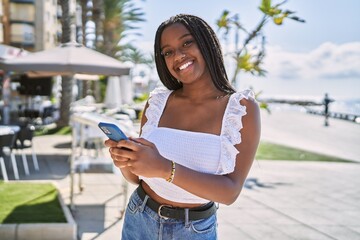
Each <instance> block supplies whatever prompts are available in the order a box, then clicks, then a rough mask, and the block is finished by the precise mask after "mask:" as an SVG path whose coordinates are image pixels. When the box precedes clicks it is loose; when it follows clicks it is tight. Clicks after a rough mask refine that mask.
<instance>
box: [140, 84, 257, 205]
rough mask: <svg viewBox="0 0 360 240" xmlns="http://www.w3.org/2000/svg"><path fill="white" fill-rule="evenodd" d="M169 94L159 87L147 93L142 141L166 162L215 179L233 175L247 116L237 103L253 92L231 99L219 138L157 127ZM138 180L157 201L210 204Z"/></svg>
mask: <svg viewBox="0 0 360 240" xmlns="http://www.w3.org/2000/svg"><path fill="white" fill-rule="evenodd" d="M171 92H172V91H171V90H168V89H166V88H163V87H161V88H157V89H155V90H154V91H153V92H151V93H150V98H149V101H148V104H149V106H148V108H147V110H146V112H145V116H146V117H147V122H146V123H145V124H144V126H143V127H142V134H141V137H143V138H145V139H147V140H149V141H151V142H153V143H154V144H155V145H156V147H157V149H158V151H159V153H160V154H161V155H162V156H164V157H165V158H167V159H169V160H172V161H174V162H175V163H177V164H180V165H183V166H185V167H188V168H190V169H193V170H196V171H199V172H203V173H210V174H217V175H223V174H227V173H231V172H233V171H234V168H235V162H236V155H237V154H238V153H239V151H238V150H237V149H236V148H235V146H234V145H236V144H239V143H241V133H240V130H241V129H242V121H241V119H242V117H243V116H244V115H246V107H245V106H243V105H241V104H240V100H241V99H243V98H246V99H249V98H251V99H254V94H253V92H252V91H251V90H245V91H242V92H236V93H234V94H232V95H231V96H230V98H229V101H228V104H227V106H226V110H225V113H224V116H223V120H222V128H221V134H220V135H215V134H210V133H202V132H191V131H186V130H178V129H172V128H166V127H159V126H158V125H159V121H160V117H161V115H162V113H163V111H164V108H165V105H166V103H167V99H168V97H169V96H170V94H171ZM175 177H176V174H175ZM140 179H142V180H143V181H144V182H146V183H147V184H148V185H149V187H150V188H151V189H152V190H153V191H154V192H155V193H156V194H158V195H159V196H160V197H162V198H165V199H168V200H170V201H173V202H180V203H197V204H203V203H207V202H209V200H207V199H203V198H201V197H198V196H196V195H194V194H192V193H189V192H188V191H186V190H184V189H182V188H180V187H178V186H176V185H174V184H172V183H169V182H167V181H166V180H165V179H162V178H146V177H142V176H140Z"/></svg>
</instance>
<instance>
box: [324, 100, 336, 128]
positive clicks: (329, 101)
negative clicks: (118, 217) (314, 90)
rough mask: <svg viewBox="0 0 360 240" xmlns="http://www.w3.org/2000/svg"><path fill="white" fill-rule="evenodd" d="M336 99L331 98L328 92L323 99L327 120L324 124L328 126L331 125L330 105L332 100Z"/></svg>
mask: <svg viewBox="0 0 360 240" xmlns="http://www.w3.org/2000/svg"><path fill="white" fill-rule="evenodd" d="M333 101H334V100H333V99H331V98H329V95H328V94H327V93H325V97H324V100H323V105H324V116H325V122H324V126H325V127H327V126H329V114H330V113H329V105H330V103H331V102H333Z"/></svg>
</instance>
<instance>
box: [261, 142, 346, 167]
mask: <svg viewBox="0 0 360 240" xmlns="http://www.w3.org/2000/svg"><path fill="white" fill-rule="evenodd" d="M255 158H256V159H261V160H296V161H324V162H353V161H351V160H347V159H342V158H337V157H332V156H327V155H322V154H318V153H314V152H309V151H305V150H301V149H297V148H292V147H287V146H283V145H279V144H274V143H269V142H261V143H260V145H259V148H258V151H257V153H256V157H255Z"/></svg>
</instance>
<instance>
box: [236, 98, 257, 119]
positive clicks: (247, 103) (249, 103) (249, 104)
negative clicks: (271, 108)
mask: <svg viewBox="0 0 360 240" xmlns="http://www.w3.org/2000/svg"><path fill="white" fill-rule="evenodd" d="M240 105H242V106H244V107H246V113H247V115H253V114H257V113H259V111H260V107H259V104H258V102H257V101H256V100H255V99H254V98H252V97H249V98H242V99H241V100H240Z"/></svg>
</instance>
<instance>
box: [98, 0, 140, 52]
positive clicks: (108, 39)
mask: <svg viewBox="0 0 360 240" xmlns="http://www.w3.org/2000/svg"><path fill="white" fill-rule="evenodd" d="M103 2H104V23H103V24H104V27H103V38H104V44H103V46H102V47H101V48H100V49H99V50H100V51H101V52H103V53H104V54H107V55H109V56H113V57H115V56H116V55H117V54H118V52H121V51H123V50H124V49H127V48H129V47H130V46H131V45H130V44H126V43H125V44H124V43H122V40H123V39H124V38H125V37H127V36H128V34H129V33H131V32H130V31H131V30H135V29H138V27H136V26H135V25H134V24H135V23H138V22H143V21H145V19H144V18H143V17H144V15H145V13H144V12H142V10H141V9H140V8H137V7H135V5H134V3H132V1H131V0H103Z"/></svg>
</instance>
